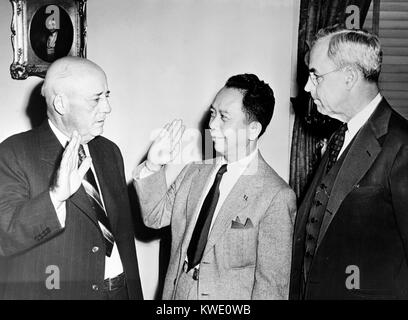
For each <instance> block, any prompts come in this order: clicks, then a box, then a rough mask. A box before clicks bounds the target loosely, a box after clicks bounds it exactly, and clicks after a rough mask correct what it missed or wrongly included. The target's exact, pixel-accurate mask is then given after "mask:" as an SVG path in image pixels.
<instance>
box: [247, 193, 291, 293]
mask: <svg viewBox="0 0 408 320" xmlns="http://www.w3.org/2000/svg"><path fill="white" fill-rule="evenodd" d="M295 215H296V196H295V194H294V192H293V191H292V190H291V189H289V188H284V189H281V190H280V191H279V192H278V193H277V195H276V196H275V197H274V198H273V200H272V202H271V203H270V205H269V207H268V210H267V212H266V213H265V216H264V218H263V219H262V220H261V221H260V225H259V235H258V249H257V261H256V267H255V284H254V288H253V291H252V299H254V300H261V299H268V300H282V299H288V294H289V279H290V266H291V256H292V235H293V225H294V221H295Z"/></svg>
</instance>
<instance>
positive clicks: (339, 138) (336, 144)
mask: <svg viewBox="0 0 408 320" xmlns="http://www.w3.org/2000/svg"><path fill="white" fill-rule="evenodd" d="M346 131H347V123H343V124H342V125H341V126H340V128H338V129H337V131H336V132H335V133H334V135H333V137H332V139H331V140H330V143H329V145H328V146H327V151H328V152H329V162H328V163H327V167H326V173H328V172H329V171H330V169H331V168H332V167H333V165H334V164H335V163H336V161H337V157H338V156H339V153H340V150H341V148H342V147H343V144H344V137H345V135H346Z"/></svg>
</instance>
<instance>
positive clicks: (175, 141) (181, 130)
mask: <svg viewBox="0 0 408 320" xmlns="http://www.w3.org/2000/svg"><path fill="white" fill-rule="evenodd" d="M185 129H186V127H185V126H184V125H181V126H180V127H179V128H178V130H177V132H175V133H174V135H173V139H172V143H173V145H175V144H178V143H180V140H181V138H182V136H183V133H184V130H185Z"/></svg>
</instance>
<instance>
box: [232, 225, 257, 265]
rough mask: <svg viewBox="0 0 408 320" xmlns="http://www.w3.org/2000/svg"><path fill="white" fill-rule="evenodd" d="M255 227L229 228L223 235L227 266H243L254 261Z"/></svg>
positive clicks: (255, 246) (255, 245) (252, 263)
mask: <svg viewBox="0 0 408 320" xmlns="http://www.w3.org/2000/svg"><path fill="white" fill-rule="evenodd" d="M257 234H258V233H257V228H255V227H251V228H245V229H233V228H230V229H228V231H227V232H226V234H225V237H224V253H225V254H224V256H225V259H226V265H227V267H228V268H245V267H249V266H254V265H255V262H256V250H257V249H256V248H257Z"/></svg>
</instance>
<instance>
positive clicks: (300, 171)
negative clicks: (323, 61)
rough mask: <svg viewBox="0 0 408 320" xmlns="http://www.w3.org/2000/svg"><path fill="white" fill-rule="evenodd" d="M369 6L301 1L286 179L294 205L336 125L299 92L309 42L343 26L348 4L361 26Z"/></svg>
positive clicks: (358, 0) (340, 0)
mask: <svg viewBox="0 0 408 320" xmlns="http://www.w3.org/2000/svg"><path fill="white" fill-rule="evenodd" d="M370 3H371V0H301V4H300V20H299V39H298V66H297V84H298V86H299V93H298V96H297V97H296V98H292V99H291V102H292V105H293V108H294V111H295V122H294V125H293V135H292V148H291V157H290V179H289V184H290V186H291V187H292V188H293V190H294V191H295V193H296V195H297V197H298V203H300V202H301V200H302V198H303V196H304V193H305V191H306V190H307V187H308V184H309V183H310V180H311V179H312V177H313V174H314V171H315V169H316V168H317V166H318V164H319V162H320V159H321V151H322V147H323V145H324V143H323V141H324V139H327V138H328V137H329V136H330V135H331V134H332V133H333V132H334V130H336V128H337V127H338V125H339V122H338V121H337V120H334V119H331V118H329V117H327V116H323V115H321V114H320V113H318V112H317V109H316V106H315V104H314V103H313V100H312V99H311V98H310V95H309V94H308V93H307V92H305V91H304V90H303V89H304V87H305V85H306V82H307V80H308V77H309V71H308V66H307V61H308V55H309V50H310V46H311V43H312V41H313V38H314V36H315V34H316V33H317V32H318V31H319V29H321V28H324V27H327V26H332V25H336V24H338V25H340V26H344V25H345V21H346V18H347V16H348V14H347V13H346V8H347V6H349V5H356V6H358V7H359V8H360V25H361V26H362V25H363V23H364V20H365V17H366V15H367V11H368V9H369V7H370Z"/></svg>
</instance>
